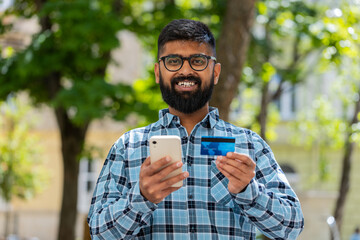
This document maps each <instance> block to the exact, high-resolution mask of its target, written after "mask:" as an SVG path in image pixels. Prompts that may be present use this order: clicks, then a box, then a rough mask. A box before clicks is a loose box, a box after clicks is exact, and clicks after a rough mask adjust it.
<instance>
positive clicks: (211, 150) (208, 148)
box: [201, 136, 235, 156]
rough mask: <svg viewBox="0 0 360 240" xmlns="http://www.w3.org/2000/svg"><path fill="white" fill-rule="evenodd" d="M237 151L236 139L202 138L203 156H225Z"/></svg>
mask: <svg viewBox="0 0 360 240" xmlns="http://www.w3.org/2000/svg"><path fill="white" fill-rule="evenodd" d="M234 151H235V138H234V137H214V136H206V137H201V155H210V156H214V155H218V156H225V155H226V154H227V153H228V152H234Z"/></svg>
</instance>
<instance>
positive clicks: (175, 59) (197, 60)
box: [164, 55, 208, 71]
mask: <svg viewBox="0 0 360 240" xmlns="http://www.w3.org/2000/svg"><path fill="white" fill-rule="evenodd" d="M184 59H187V60H188V61H189V63H190V66H191V67H192V68H193V69H194V70H197V71H201V70H204V69H205V68H206V67H207V64H208V59H207V58H206V56H202V55H195V56H191V57H189V58H182V57H180V56H167V57H166V58H165V61H164V63H165V67H166V68H167V69H168V70H170V71H177V70H179V69H180V68H181V67H182V65H183V63H184Z"/></svg>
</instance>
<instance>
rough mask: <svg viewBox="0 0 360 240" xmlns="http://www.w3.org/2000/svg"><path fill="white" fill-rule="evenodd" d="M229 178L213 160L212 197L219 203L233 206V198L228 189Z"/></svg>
mask: <svg viewBox="0 0 360 240" xmlns="http://www.w3.org/2000/svg"><path fill="white" fill-rule="evenodd" d="M228 183H229V180H228V179H227V178H226V177H225V176H224V174H222V173H221V172H220V171H219V169H218V168H217V167H216V164H215V161H213V162H211V188H210V194H211V197H212V198H213V199H214V201H215V202H216V203H217V204H220V205H223V206H226V207H229V208H233V207H234V202H233V198H232V196H231V194H230V192H229V190H228Z"/></svg>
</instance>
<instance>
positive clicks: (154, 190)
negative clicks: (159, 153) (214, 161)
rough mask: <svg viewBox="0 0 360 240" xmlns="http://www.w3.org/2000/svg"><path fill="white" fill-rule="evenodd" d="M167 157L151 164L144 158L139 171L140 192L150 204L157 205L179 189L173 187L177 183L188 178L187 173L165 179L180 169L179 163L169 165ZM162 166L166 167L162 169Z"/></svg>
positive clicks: (180, 164) (169, 161) (169, 158)
mask: <svg viewBox="0 0 360 240" xmlns="http://www.w3.org/2000/svg"><path fill="white" fill-rule="evenodd" d="M171 162H172V159H171V157H169V156H166V157H163V158H161V159H159V160H158V161H155V162H153V163H151V160H150V157H148V158H146V160H145V161H144V163H143V164H142V166H141V169H140V179H139V181H140V192H141V194H142V195H143V196H144V197H145V198H146V199H147V200H149V201H150V202H152V203H155V204H158V203H160V202H161V201H162V200H163V199H164V198H165V197H166V196H168V195H169V194H170V193H172V192H174V191H176V190H178V189H179V188H181V186H179V187H173V185H174V184H176V183H177V182H180V181H183V180H184V179H186V178H187V177H188V176H189V173H188V172H182V173H180V174H178V175H176V176H173V177H170V178H167V179H164V178H166V176H168V175H169V174H170V173H172V172H174V171H175V170H177V169H179V168H182V165H183V163H182V162H181V161H178V162H174V163H172V164H170V165H168V166H166V165H167V164H169V163H171ZM164 166H166V167H165V168H164Z"/></svg>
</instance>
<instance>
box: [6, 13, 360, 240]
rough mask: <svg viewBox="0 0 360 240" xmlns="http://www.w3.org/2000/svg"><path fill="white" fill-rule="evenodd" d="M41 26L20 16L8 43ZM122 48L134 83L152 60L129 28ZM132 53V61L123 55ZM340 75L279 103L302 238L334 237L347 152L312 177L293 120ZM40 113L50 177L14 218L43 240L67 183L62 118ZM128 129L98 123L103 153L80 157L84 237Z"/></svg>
mask: <svg viewBox="0 0 360 240" xmlns="http://www.w3.org/2000/svg"><path fill="white" fill-rule="evenodd" d="M36 31H38V26H37V24H36V20H34V19H30V20H26V21H25V20H17V21H16V24H15V28H14V32H12V33H10V34H7V35H6V36H1V37H0V44H1V45H2V46H14V47H15V48H16V49H21V48H22V47H23V46H25V45H27V44H28V43H29V41H30V40H31V37H30V36H31V34H33V33H34V32H36ZM119 38H120V39H121V43H122V44H121V48H120V49H118V50H116V51H114V53H113V58H114V59H115V60H116V61H117V62H118V63H119V64H118V65H113V66H110V67H109V73H110V75H111V76H113V81H120V78H117V77H119V76H121V80H125V81H126V82H128V83H131V82H132V81H133V80H134V79H137V78H139V77H140V76H141V74H142V71H144V66H145V65H146V63H147V62H148V60H147V57H146V56H145V55H144V54H143V51H142V49H141V46H140V43H139V42H138V41H137V39H136V37H135V36H134V35H132V34H131V33H129V32H123V33H120V34H119ZM123 59H126V61H123ZM333 81H335V79H334V76H333V74H332V73H328V74H325V75H323V76H322V79H320V81H312V79H309V81H307V83H306V84H305V85H302V86H295V87H294V86H288V87H289V91H286V93H285V94H284V95H283V96H282V97H281V99H280V100H279V102H278V103H277V104H278V107H279V110H280V115H281V119H282V120H281V124H280V126H279V127H278V129H277V133H278V140H277V141H276V142H274V143H272V144H271V147H272V149H273V151H274V153H275V156H276V158H277V161H278V162H279V163H280V165H281V166H282V168H283V170H284V171H285V173H286V176H287V177H288V180H289V181H290V183H291V184H292V186H293V187H294V189H295V190H296V192H297V194H298V196H299V198H300V200H301V203H302V207H303V211H304V214H305V230H304V232H303V233H302V235H301V237H300V238H299V239H303V240H309V239H316V240H327V239H329V238H330V237H329V236H330V235H329V231H330V230H329V226H328V224H327V218H328V217H329V216H331V214H332V213H333V208H334V203H335V199H336V197H337V188H338V183H339V176H340V171H341V165H340V162H341V156H342V155H341V154H342V152H339V151H330V150H329V152H328V154H327V156H328V157H329V164H330V165H329V168H330V169H331V171H332V174H333V175H332V176H331V179H330V180H329V181H328V182H326V183H321V182H315V185H314V182H312V181H311V178H312V176H314V175H316V174H317V173H318V172H317V171H318V160H317V159H318V152H317V149H316V148H315V147H314V148H313V149H311V150H307V149H305V148H304V147H294V145H292V144H291V141H290V135H291V133H290V130H289V129H290V127H289V125H290V124H291V121H292V120H293V119H294V118H295V114H296V113H297V112H298V111H299V110H300V109H303V108H306V107H307V106H309V105H310V102H311V100H312V99H314V97H315V96H316V95H317V94H318V93H319V92H326V91H328V87H329V86H330V85H331V82H333ZM32 115H33V117H34V118H36V119H37V122H38V124H37V127H36V129H35V131H34V134H36V135H38V136H39V138H40V140H41V142H40V144H41V145H42V147H43V149H44V150H45V151H44V153H43V160H44V162H45V165H46V167H47V169H48V170H49V172H50V176H51V178H50V182H49V184H48V186H47V188H46V189H45V191H44V192H42V193H41V194H39V195H38V196H36V197H35V198H34V199H32V200H30V201H27V202H25V201H19V200H15V201H14V202H12V203H11V207H12V210H13V213H14V214H13V218H12V221H11V226H12V232H13V233H14V234H16V235H17V236H19V237H20V238H21V239H30V238H31V237H36V238H38V239H40V240H55V239H56V236H57V227H58V221H59V211H60V206H61V202H60V201H61V194H62V192H61V189H62V160H61V152H60V136H59V132H58V128H57V124H56V120H55V117H54V114H53V112H52V111H51V109H49V108H47V107H42V108H37V109H34V110H33V112H32ZM125 130H126V128H125V126H124V125H123V124H121V123H118V122H113V121H111V120H109V119H103V120H99V121H96V122H94V123H92V125H91V127H90V129H89V132H88V135H87V142H88V143H90V144H92V145H95V146H97V147H99V148H101V149H102V151H103V154H102V158H101V159H98V161H93V162H89V161H87V159H83V160H82V161H81V163H80V175H79V193H78V223H77V225H76V233H77V237H78V239H82V237H83V232H84V220H85V218H86V215H87V211H88V209H89V206H90V198H91V195H92V191H93V188H94V186H95V182H96V179H97V176H98V174H99V171H100V168H101V166H102V163H103V161H104V159H105V157H106V155H107V152H108V150H109V149H110V147H111V146H112V144H113V143H114V142H115V141H116V140H117V138H118V137H120V136H121V135H122V134H123V133H124V131H125ZM353 158H354V161H353V163H354V168H353V172H352V175H351V181H352V187H351V190H350V193H349V198H348V202H347V205H346V209H345V219H344V223H343V236H346V237H348V236H350V234H351V232H352V231H353V229H354V226H355V225H359V224H360V212H359V207H358V203H359V202H360V196H359V194H358V192H359V190H360V186H358V185H357V184H356V183H357V182H360V174H357V172H359V171H360V161H359V152H358V150H357V151H356V152H355V154H354V156H353ZM4 209H5V205H4V203H3V202H1V201H0V236H1V235H2V233H3V229H2V228H1V226H3V225H4V222H3V221H4V214H3V211H4Z"/></svg>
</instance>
